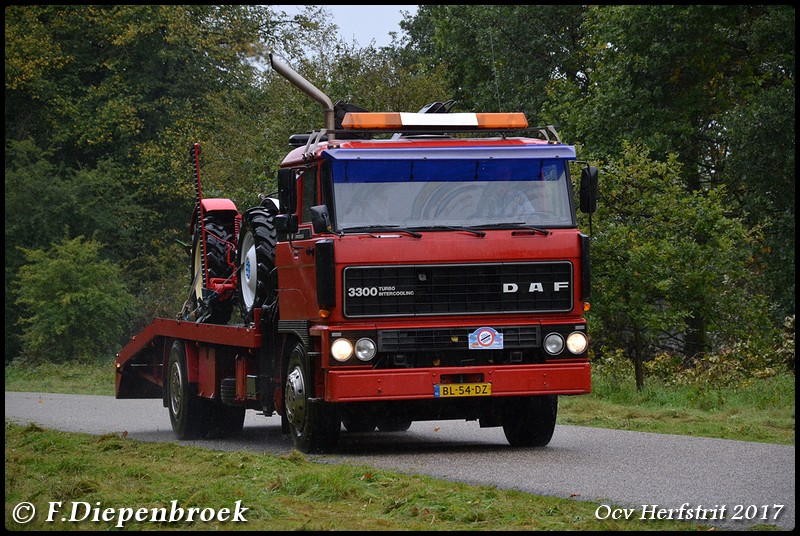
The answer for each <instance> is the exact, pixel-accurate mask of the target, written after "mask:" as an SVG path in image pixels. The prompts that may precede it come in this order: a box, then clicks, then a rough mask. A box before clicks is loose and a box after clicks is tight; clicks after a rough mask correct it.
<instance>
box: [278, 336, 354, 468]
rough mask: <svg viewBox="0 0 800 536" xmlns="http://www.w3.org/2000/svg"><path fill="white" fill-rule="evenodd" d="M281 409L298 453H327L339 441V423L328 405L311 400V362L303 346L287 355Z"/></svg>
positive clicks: (296, 347) (295, 348)
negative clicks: (282, 407) (282, 408)
mask: <svg viewBox="0 0 800 536" xmlns="http://www.w3.org/2000/svg"><path fill="white" fill-rule="evenodd" d="M283 393H284V397H283V406H284V411H285V414H286V421H287V423H288V425H289V434H290V435H291V436H292V442H293V443H294V446H295V447H296V448H297V450H299V451H301V452H305V453H312V452H326V451H328V450H329V449H331V448H332V447H334V446H335V445H336V443H337V442H338V440H339V432H340V430H341V421H340V420H339V416H338V414H337V413H336V411H334V410H333V408H331V406H330V404H326V403H325V402H323V401H317V400H313V398H314V384H313V376H312V374H311V363H310V362H309V359H308V354H307V353H306V350H305V348H304V347H303V345H302V343H297V344H295V346H294V347H293V348H292V350H291V352H290V353H289V360H288V364H287V368H286V381H285V384H284V390H283Z"/></svg>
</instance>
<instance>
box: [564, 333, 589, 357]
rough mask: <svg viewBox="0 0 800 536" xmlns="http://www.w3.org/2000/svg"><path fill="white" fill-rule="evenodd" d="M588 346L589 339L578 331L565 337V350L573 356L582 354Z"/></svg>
mask: <svg viewBox="0 0 800 536" xmlns="http://www.w3.org/2000/svg"><path fill="white" fill-rule="evenodd" d="M588 346H589V337H587V336H586V334H585V333H582V332H580V331H573V332H572V333H570V334H569V337H567V349H568V350H569V351H570V352H572V353H573V354H582V353H583V352H585V351H586V348H587V347H588Z"/></svg>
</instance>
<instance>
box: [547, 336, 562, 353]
mask: <svg viewBox="0 0 800 536" xmlns="http://www.w3.org/2000/svg"><path fill="white" fill-rule="evenodd" d="M544 349H545V351H546V352H547V353H548V354H550V355H557V354H560V353H561V351H562V350H563V349H564V338H563V337H562V336H561V335H559V334H558V333H550V334H549V335H548V336H547V337H545V338H544Z"/></svg>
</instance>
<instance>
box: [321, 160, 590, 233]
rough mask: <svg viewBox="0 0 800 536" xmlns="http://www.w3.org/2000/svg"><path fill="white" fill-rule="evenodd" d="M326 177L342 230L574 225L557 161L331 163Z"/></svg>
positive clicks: (562, 170)
mask: <svg viewBox="0 0 800 536" xmlns="http://www.w3.org/2000/svg"><path fill="white" fill-rule="evenodd" d="M331 172H332V176H333V190H334V203H335V208H334V212H335V218H336V224H337V225H336V226H337V228H338V229H339V230H342V231H346V230H348V229H351V228H352V229H356V228H363V227H373V228H376V227H377V228H379V227H401V228H425V227H476V228H480V227H485V226H491V227H497V226H502V225H503V224H513V225H529V226H535V227H569V226H574V224H575V222H574V218H573V215H572V209H571V204H570V190H569V188H568V187H567V175H566V171H565V161H564V160H558V159H532V158H525V159H496V160H469V159H462V160H447V159H432V160H339V161H332V162H331Z"/></svg>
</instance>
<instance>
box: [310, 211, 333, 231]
mask: <svg viewBox="0 0 800 536" xmlns="http://www.w3.org/2000/svg"><path fill="white" fill-rule="evenodd" d="M310 210H311V225H312V227H313V228H314V232H315V233H318V234H319V233H329V232H330V229H329V227H330V226H331V219H330V216H329V215H328V205H317V206H315V207H311V208H310Z"/></svg>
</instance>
